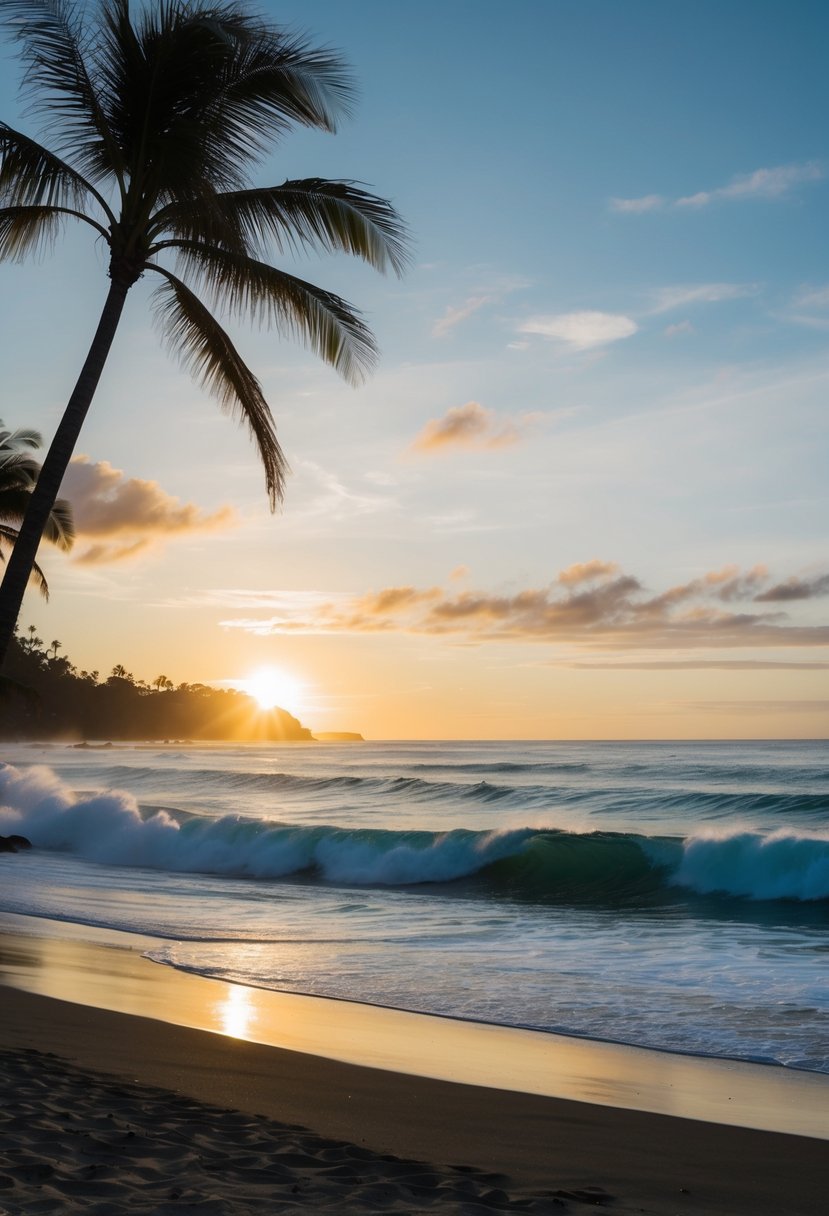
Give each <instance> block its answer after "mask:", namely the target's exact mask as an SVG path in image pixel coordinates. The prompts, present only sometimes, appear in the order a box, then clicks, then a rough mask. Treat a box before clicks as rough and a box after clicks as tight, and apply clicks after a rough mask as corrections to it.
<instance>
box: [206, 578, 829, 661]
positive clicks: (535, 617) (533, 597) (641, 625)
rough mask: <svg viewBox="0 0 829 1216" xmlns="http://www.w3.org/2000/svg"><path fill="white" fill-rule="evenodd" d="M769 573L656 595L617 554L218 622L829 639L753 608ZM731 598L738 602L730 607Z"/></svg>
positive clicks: (625, 644) (828, 642)
mask: <svg viewBox="0 0 829 1216" xmlns="http://www.w3.org/2000/svg"><path fill="white" fill-rule="evenodd" d="M768 577H769V576H768V574H767V573H766V571H765V569H764V568H763V567H755V568H754V569H753V570H748V571H745V572H741V571H739V570H738V569H736V568H735V567H727V568H726V569H725V570H715V571H711V572H709V573H707V574H705V575H703V576H702V577H700V578H698V579H694V580H693V581H691V582H688V583H683V584H679V585H677V586H675V587H669V588H667V590H665V591H663V592H660V593H658V594H656V595H653V594H648V593H647V592H646V590H645V588H644V586H643V584H642V583H641V582H640V580H639V579H637V578H635V577H633V576H632V575H629V574H625V573H623V572H622V571H620V569H619V567H618V566H617V565H616V563H615V562H602V561H598V560H595V559H594V560H592V561H588V562H584V563H580V564H578V565H574V566H570V567H568V569H566V570H563V571H562V572H561V573H560V574H559V575H558V577H557V578H556V579H554V580H553V581H552V582H551V583H550V584H549V585H547V586H545V587H537V588H527V589H525V590H522V591H518V592H516V593H514V594H511V595H494V594H492V593H490V592H484V591H461V592H450V591H447V590H445V589H442V588H440V587H431V588H427V589H423V590H420V589H418V588H416V587H389V588H386V589H384V590H381V591H378V592H371V593H369V594H368V595H364V596H358V597H353V598H352V599H350V600H348V599H343V598H342V597H340V598H339V599H337V600H336V601H335V600H334V599H333V598H330V599H329V600H328V602H318V603H317V605H316V607H315V608H313V609H312V610H311V611H310V612H308V611H307V608H308V604H307V602H306V603H304V604H299V603H298V604H297V606H296V610H295V611H294V610H292V609H291V607H290V605H288V604H287V603H285V601H284V600H283V603H285V610H284V612H283V613H282V614H280V615H278V616H271V617H270V618H269V619H267V620H264V621H263V620H251V619H236V620H226V621H223V622H222V624H223V625H224V626H225V627H227V628H240V629H247V630H250V631H253V632H256V633H289V632H302V633H337V632H346V633H348V632H352V633H373V632H389V631H397V632H407V633H422V634H433V635H456V636H460V637H463V638H465V639H466V640H468V641H477V642H483V641H519V642H531V641H534V642H547V643H550V642H553V643H564V644H569V645H576V646H580V647H591V648H598V649H601V650H607V649H610V648H622V649H637V650H642V649H654V648H671V649H676V650H688V649H701V648H712V647H713V648H718V649H720V648H724V647H772V646H829V626H823V625H811V624H803V625H801V624H798V623H796V622H791V621H790V620H789V618H788V617H787V615H786V614H785V613H784V612H781V611H772V612H768V611H765V612H764V611H759V610H758V609H757V608H756V607H755V606H754V605H756V603H757V602H758V601H760V600H763V599H764V598H765V599H768V596H769V594H770V593H766V595H765V596H763V595H762V594H758V589H759V587H760V586H762V584H763V583H764V582H766V581H768ZM794 582H795V580H790V581H789V583H788V584H778V585H777V587H776V588H774V587H773V588H772V589H771V591H772V592H774V591H776V590H779V587H781V586H782V587H787V586H793V585H794ZM810 586H812V587H813V588H816V587H823V588H824V590H823V594H829V575H827V576H823V577H822V578H821V579H813V580H812V582H811V584H810ZM813 593H816V592H813ZM789 598H794V597H793V596H790V597H789ZM735 601H740V602H742V603H743V604H745V609H744V610H742V611H735V610H733V609H732V608H731V607H729V605H730V604H731V603H733V602H735Z"/></svg>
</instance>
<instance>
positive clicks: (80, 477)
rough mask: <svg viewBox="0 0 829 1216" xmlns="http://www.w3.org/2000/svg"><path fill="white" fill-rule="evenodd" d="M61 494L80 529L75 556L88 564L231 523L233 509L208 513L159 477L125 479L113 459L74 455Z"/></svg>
mask: <svg viewBox="0 0 829 1216" xmlns="http://www.w3.org/2000/svg"><path fill="white" fill-rule="evenodd" d="M61 494H62V496H63V497H65V498H68V499H69V502H70V503H71V505H72V511H73V514H74V517H75V527H76V530H77V542H76V550H75V552H74V554H73V556H74V560H75V561H77V562H81V563H83V564H85V565H98V564H104V563H108V562H118V561H124V560H126V559H128V558H132V557H136V556H138V555H139V554H141V553H145V552H146V551H147V550H148V549H150V548H152V547H154V546H157V545H159V544H160V543H163V542H165V541H168V540H171V539H173V538H174V537H181V536H186V535H190V534H193V533H196V532H216V531H220V530H222V529H224V528H229V527H231V526H233V524H234V523H235V522H236V518H237V517H236V513H235V511H234V510H233V508H232V507H227V506H226V507H220V508H219V510H218V511H214V512H213V513H212V514H205V512H204V511H202V509H201V508H200V507H197V506H196V505H195V503H191V502H188V503H183V502H182V501H181V499H179V498H175V497H174V496H173V495H172V494H168V493H167V491H166V490H164V489H162V487H161V486H160V485H159V484H158V482H157V481H144V480H142V479H141V478H138V477H127V476H126V475H125V474H124V472H123V471H122V470H121V469H116V468H114V467H113V466H112V465H111V464H110V463H109V461H107V460H100V461H91V460H90V459H89V457H88V456H76V457H74V458H73V460H72V462H71V464H70V465H69V468H68V470H67V473H66V477H65V478H64V479H63V485H62V486H61Z"/></svg>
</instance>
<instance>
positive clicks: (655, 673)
mask: <svg viewBox="0 0 829 1216" xmlns="http://www.w3.org/2000/svg"><path fill="white" fill-rule="evenodd" d="M265 7H266V9H267V12H268V13H269V14H270V15H272V17H273V19H274V20H276V21H278V22H280V23H283V24H287V25H289V26H292V27H294V28H297V27H298V28H301V29H305V30H307V31H308V33H309V34H310V35H311V36H312V37H313V38H314V39H315V40H318V41H321V42H324V43H327V44H329V45H333V46H336V47H338V48H340V49H341V50H342V51H343V52H344V54H345V56H346V58H347V59H348V61H349V62H350V63H351V65H352V67H353V70H354V74H355V76H356V78H357V80H358V81H359V84H360V91H361V99H360V104H359V107H358V111H357V114H356V116H355V118H354V119H353V120H352V121H349V122H347V123H344V124H343V127H342V130H341V132H340V133H338V134H337V135H336V136H335V137H333V138H332V137H331V136H324V135H322V134H309V133H301V132H300V133H296V134H295V135H293V136H291V137H289V138H288V139H287V140H286V141H285V142H284V144H283V146H282V147H281V148H280V149H279V150H278V153H277V154H276V155H275V156H274V157H273V158H272V159H270V160H269V161H268V162H267V163H266V164H265V165H263V167H262V170H261V173H260V175H259V180H260V181H261V182H263V183H264V182H268V181H281V180H282V179H283V178H285V177H297V176H304V175H308V176H311V175H320V176H326V177H349V178H356V179H359V180H361V181H363V182H367V183H369V184H370V185H371V187H372V188H373V189H374V190H376V192H377V193H380V194H382V195H384V196H387V197H391V198H393V200H394V202H395V204H396V205H397V206H398V208H399V209H400V211H401V212H402V213H403V215H404V216H405V218H406V220H407V222H408V224H409V226H410V229H411V231H412V234H413V239H414V250H415V256H414V263H413V267H412V269H411V271H410V272H409V273H408V274H407V275H406V277H405V278H404V279H403V280H401V281H397V280H395V279H384V278H380V277H378V276H376V275H375V274H374V273H373V272H371V271H369V270H367V269H366V268H364V267H362V266H360V265H355V264H351V263H349V262H348V261H347V260H345V259H339V258H338V259H331V258H327V259H323V260H319V261H318V260H315V259H309V260H307V261H306V262H305V263H303V265H302V268H301V273H302V274H305V275H307V277H309V278H312V279H315V280H316V281H318V282H320V283H323V284H324V285H325V286H327V287H330V288H332V289H333V290H335V291H338V292H340V293H341V294H343V295H345V296H346V297H348V298H349V299H351V300H352V301H353V302H354V303H356V304H357V305H358V306H360V307H361V308H362V309H363V310H364V311H365V313H366V315H367V317H368V319H369V321H370V322H371V324H372V326H373V328H374V329H375V332H376V334H377V337H378V341H379V344H380V347H381V350H382V360H381V363H380V366H379V368H378V371H377V373H376V374H375V375H374V377H373V378H372V380H371V381H370V382H369V383H368V384H367V385H366V386H365V387H363V388H361V389H359V390H356V391H355V390H353V389H351V388H348V387H347V386H345V385H342V384H341V383H340V382H338V380H337V379H336V377H335V376H334V374H333V373H331V372H329V371H328V370H327V369H325V368H324V367H322V366H321V365H319V364H318V363H316V362H315V361H314V359H313V358H312V357H311V356H310V355H308V354H307V353H305V352H304V351H302V350H300V349H298V348H296V347H295V346H292V345H291V344H290V343H288V342H287V341H280V340H278V339H276V338H275V337H274V335H269V334H261V333H258V332H256V331H253V330H245V329H243V328H239V327H236V328H234V334H235V336H236V338H237V340H238V344H239V347H240V349H241V350H242V352H243V354H244V355H245V356H246V357H247V358H248V360H249V362H250V363H251V365H252V366H253V367H254V368H255V370H256V371H257V373H258V374H259V375H260V377H261V379H262V381H263V384H264V386H265V389H266V392H267V394H268V397H269V400H270V401H271V403H272V406H273V409H274V413H275V416H276V418H277V423H278V428H279V434H280V437H281V439H282V442H283V445H284V446H285V449H286V451H287V453H288V456H289V459H290V461H291V464H292V467H293V476H292V478H291V481H290V482H289V486H288V494H287V498H286V504H285V508H284V511H283V512H282V513H281V514H280V515H279V516H277V517H276V518H275V519H274V518H272V517H270V516H269V515H268V514H267V511H266V504H265V499H264V493H263V489H262V479H261V474H260V473H259V471H258V469H257V467H256V460H255V457H254V454H253V452H252V451H251V449H250V446H249V444H248V442H247V440H246V438H245V436H244V434H243V433H241V432H239V431H238V430H237V429H236V428H235V427H234V426H233V424H232V423H231V422H229V421H228V420H227V419H225V418H223V417H222V416H221V415H220V414H219V412H218V411H217V410H216V408H215V406H214V405H213V403H212V402H211V401H209V400H208V399H206V398H205V397H204V396H203V394H201V393H200V391H199V390H198V389H196V388H195V387H193V386H192V385H191V384H190V382H189V380H188V379H187V378H186V377H185V376H184V375H183V374H182V373H181V372H179V371H178V370H177V369H176V367H175V365H174V364H173V363H171V362H170V360H169V359H168V358H167V356H166V355H165V354H164V352H163V351H162V349H161V348H160V346H159V343H158V340H157V336H156V335H155V333H154V332H153V329H152V325H151V321H150V319H149V310H148V306H147V293H146V291H145V288H144V286H143V284H142V285H139V286H138V287H137V288H136V289H135V291H134V292H133V293H132V296H131V298H130V302H129V305H128V313H127V315H126V317H125V321H124V324H123V328H122V331H121V333H120V334H119V337H118V341H117V345H116V348H115V351H114V352H113V356H112V359H111V363H110V365H109V367H108V369H107V372H106V373H105V377H104V380H103V381H102V384H101V387H100V390H99V394H98V398H97V399H96V402H95V403H94V404H93V408H92V411H91V413H90V418H89V421H88V423H87V427H86V430H85V432H84V435H83V438H82V443H81V451H82V452H83V453H84V454H85V455H86V457H87V458H88V459H87V462H86V464H85V465H84V466H83V467H81V468H80V469H77V468H76V470H75V473H74V477H75V481H74V483H73V484H74V485H75V490H76V495H77V498H78V506H79V520H80V521H81V523H82V524H83V523H84V522H85V523H86V525H88V526H87V527H86V528H84V527H82V529H81V538H80V541H79V544H78V545H77V546H76V550H75V554H74V555H73V556H70V557H68V558H63V557H60V556H58V555H55V554H48V555H45V556H44V561H45V562H46V564H47V568H48V571H49V575H50V581H51V583H52V586H53V597H52V602H51V603H50V604H49V605H48V607H45V606H42V605H41V604H40V603H39V602H38V601H37V600H36V598H35V596H34V594H33V593H30V597H29V599H28V601H27V604H26V605H25V607H24V614H23V621H24V623H28V621H29V620H32V621H34V622H35V623H36V624H37V626H38V629H39V631H40V632H41V634H42V635H44V636H45V635H46V634H48V638H49V639H51V638H52V637H60V638H61V639H62V640H63V642H64V645H65V646H66V648H67V651H68V652H69V653H70V654H71V655H72V657H73V658H74V659H76V661H78V662H79V663H80V664H81V665H82V666H86V667H90V668H92V667H95V668H98V669H100V670H102V671H106V670H108V669H109V668H110V667H111V666H112V665H114V664H115V663H118V662H121V663H124V664H125V665H126V666H127V667H128V668H130V669H133V670H135V671H136V674H141V675H144V676H145V677H147V678H153V677H154V676H155V675H156V674H158V671H156V668H158V670H159V671H160V670H164V671H165V672H167V673H168V674H169V675H170V676H171V677H172V678H174V679H176V680H183V679H188V680H193V679H203V680H222V679H233V678H237V677H240V676H242V675H243V674H245V673H246V672H247V671H249V670H250V669H252V668H253V667H256V666H257V665H259V664H262V663H271V664H276V665H277V666H280V667H282V668H283V669H285V670H286V671H288V672H290V673H291V674H293V675H294V677H295V678H297V679H299V680H300V681H302V682H303V683H304V687H305V690H306V691H305V700H304V702H303V703H302V704H301V705H300V706H298V708H300V709H301V710H302V712H303V716H304V718H305V719H307V720H308V721H309V723H310V724H311V725H312V726H314V725H316V726H317V727H318V728H319V729H331V728H333V729H336V728H337V727H342V728H344V729H349V728H354V729H363V730H365V731H366V733H368V734H372V735H374V736H375V737H376V736H379V735H383V734H386V735H405V734H420V735H427V736H428V735H430V734H440V735H444V736H446V735H461V736H475V735H486V736H489V737H499V736H505V735H512V736H526V737H530V736H537V737H538V736H540V737H545V736H548V735H549V736H557V735H569V736H582V737H583V736H596V735H598V736H608V737H619V736H626V735H634V736H654V735H658V736H663V737H671V736H674V735H684V734H688V735H696V736H706V735H715V736H717V735H739V736H742V735H749V736H752V735H755V736H760V737H762V736H769V735H798V734H804V735H815V734H823V733H825V730H826V724H827V720H829V714H827V708H829V707H828V705H827V700H826V691H825V690H826V666H825V664H826V644H827V641H829V637H827V636H826V634H827V632H829V631H827V630H826V626H825V624H824V622H825V620H826V613H825V608H826V598H825V592H826V591H827V590H829V584H826V583H825V581H823V582H822V581H821V580H822V579H824V576H825V574H826V572H827V569H829V555H827V545H826V533H827V528H826V520H827V518H829V512H827V501H826V499H827V494H826V488H825V486H826V477H825V469H826V454H827V452H826V449H827V443H826V438H827V421H826V419H827V411H826V398H827V387H828V386H829V253H827V241H826V223H827V221H826V216H827V196H828V195H829V146H827V136H826V128H825V115H826V113H827V109H828V108H829V107H827V102H829V97H827V91H829V85H828V84H827V73H826V71H825V47H826V45H827V44H829V37H828V36H829V10H827V8H826V6H825V5H824V4H817V3H805V2H796V3H783V2H782V0H780V2H777V0H752V2H750V3H749V2H748V0H732V2H731V3H729V4H727V5H723V4H721V3H707V2H699V0H695V2H694V3H690V2H688V3H655V2H648V3H638V2H635V0H629V2H625V3H611V2H609V0H607V2H593V0H582V2H578V3H577V2H563V0H547V2H542V0H534V2H532V3H530V2H520V0H519V2H518V3H515V4H512V5H510V6H509V7H507V6H505V5H503V4H496V3H490V2H488V0H478V2H475V3H471V2H469V3H467V2H461V0H456V2H454V3H452V4H437V3H431V2H428V0H427V2H423V3H421V4H419V5H418V6H416V8H412V7H410V6H403V5H398V4H390V3H374V2H370V0H355V3H353V4H349V5H343V4H341V3H324V2H322V0H307V2H306V3H302V4H298V3H293V4H291V3H286V4H279V5H276V4H271V3H268V4H267V5H266V6H265ZM6 49H8V48H6ZM12 63H13V61H12V60H11V59H10V58H8V57H7V58H6V59H5V60H4V61H3V64H4V66H3V72H2V76H0V114H2V115H3V116H4V117H5V118H6V119H7V121H9V122H11V123H12V124H16V123H18V124H20V125H24V126H25V124H26V122H27V119H26V118H25V117H21V115H20V107H19V103H18V101H17V99H16V96H15V91H14V87H13V86H14V80H13V70H12ZM104 290H105V276H104V265H103V259H102V256H101V254H100V251H96V249H95V247H94V245H90V244H89V242H88V240H87V238H86V237H85V234H82V233H78V234H71V235H68V236H67V239H66V240H65V241H64V242H63V244H62V245H61V246H60V248H59V249H58V250H56V251H55V253H54V255H53V256H51V257H50V258H48V259H47V260H46V261H44V263H43V264H41V265H35V264H32V263H28V264H26V265H23V266H16V265H8V264H6V265H4V266H2V267H0V307H2V309H3V322H4V324H3V328H2V333H0V358H2V360H3V367H4V389H5V391H4V394H3V396H4V403H3V408H2V416H4V417H5V419H6V420H7V421H8V422H9V423H12V424H22V423H26V424H35V425H38V426H40V427H41V429H42V430H43V431H44V433H46V434H47V435H48V434H50V433H51V431H52V429H53V428H54V425H55V420H56V418H57V417H58V415H59V411H60V408H61V407H62V404H63V402H64V401H65V398H66V396H67V395H68V391H69V388H70V387H71V383H72V380H73V377H74V375H75V374H76V372H77V368H78V366H79V363H80V360H81V358H82V355H83V353H84V351H85V345H86V343H87V342H88V340H89V337H90V336H91V333H92V330H93V327H94V322H95V318H96V315H97V310H98V309H99V307H100V304H101V302H102V299H103V294H104ZM103 462H107V464H106V465H104V464H103ZM110 466H111V467H110ZM113 469H114V470H120V471H121V473H122V475H121V477H120V479H119V477H118V476H117V475H116V474H115V473H114V472H113ZM142 487H143V488H142ZM172 498H178V499H179V500H180V502H179V503H178V504H175V503H174V502H173V501H172ZM113 503H115V504H116V505H115V506H113ZM130 511H132V512H133V514H134V519H133V520H132V523H133V525H134V527H133V530H132V531H130V530H129V527H128V525H129V524H130V518H129V516H130ZM142 511H143V514H142ZM116 522H117V527H116ZM591 563H593V564H592V565H591ZM562 571H565V572H568V571H569V572H570V573H569V574H565V575H564V576H563V577H562V576H561V572H562ZM624 579H629V580H634V581H635V582H636V584H637V585H636V587H633V586H626V585H622V580H624ZM740 580H742V581H740ZM781 588H782V590H781ZM390 592H396V595H393V594H386V595H385V598H383V594H384V593H390ZM533 595H534V596H535V599H532V596H533ZM522 597H523V598H522ZM666 597H667V598H666ZM289 708H290V706H289Z"/></svg>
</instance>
